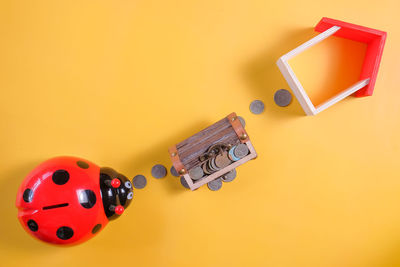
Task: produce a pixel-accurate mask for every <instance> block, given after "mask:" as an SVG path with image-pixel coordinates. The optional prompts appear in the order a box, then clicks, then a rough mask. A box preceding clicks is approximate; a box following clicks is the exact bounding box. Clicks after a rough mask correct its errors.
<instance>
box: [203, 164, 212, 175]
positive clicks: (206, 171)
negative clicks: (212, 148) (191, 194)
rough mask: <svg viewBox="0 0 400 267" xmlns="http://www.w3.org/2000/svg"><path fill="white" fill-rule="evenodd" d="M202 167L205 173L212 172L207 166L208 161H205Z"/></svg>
mask: <svg viewBox="0 0 400 267" xmlns="http://www.w3.org/2000/svg"><path fill="white" fill-rule="evenodd" d="M202 169H203V172H204V173H205V174H207V175H208V174H211V172H210V171H209V170H208V168H207V163H204V164H203V166H202Z"/></svg>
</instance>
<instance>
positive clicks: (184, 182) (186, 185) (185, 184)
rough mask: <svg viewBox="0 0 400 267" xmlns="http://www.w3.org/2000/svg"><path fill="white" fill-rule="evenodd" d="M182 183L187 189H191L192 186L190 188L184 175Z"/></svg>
mask: <svg viewBox="0 0 400 267" xmlns="http://www.w3.org/2000/svg"><path fill="white" fill-rule="evenodd" d="M181 185H183V187H185V188H187V189H190V188H189V185H188V184H187V182H186V179H185V177H183V176H181Z"/></svg>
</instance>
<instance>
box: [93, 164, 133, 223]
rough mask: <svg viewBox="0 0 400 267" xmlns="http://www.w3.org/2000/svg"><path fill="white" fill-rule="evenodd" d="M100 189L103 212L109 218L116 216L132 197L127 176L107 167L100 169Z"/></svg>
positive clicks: (112, 218) (122, 210) (130, 185)
mask: <svg viewBox="0 0 400 267" xmlns="http://www.w3.org/2000/svg"><path fill="white" fill-rule="evenodd" d="M100 190H101V198H102V200H103V206H104V212H105V213H106V216H107V218H108V219H109V220H114V219H116V218H118V217H119V216H120V215H121V214H122V213H123V212H124V210H125V209H126V208H127V207H128V206H129V204H130V203H131V200H132V198H133V191H132V184H131V182H130V181H129V180H128V178H126V177H125V176H124V175H122V174H120V173H118V172H116V171H115V170H113V169H111V168H108V167H106V168H101V169H100Z"/></svg>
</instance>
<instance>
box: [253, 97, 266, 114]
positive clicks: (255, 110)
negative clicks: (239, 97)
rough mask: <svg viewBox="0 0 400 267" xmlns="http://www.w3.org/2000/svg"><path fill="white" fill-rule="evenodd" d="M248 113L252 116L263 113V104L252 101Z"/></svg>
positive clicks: (258, 101)
mask: <svg viewBox="0 0 400 267" xmlns="http://www.w3.org/2000/svg"><path fill="white" fill-rule="evenodd" d="M250 111H251V113H253V114H261V113H262V112H263V111H264V103H263V102H262V101H261V100H254V101H253V102H251V103H250Z"/></svg>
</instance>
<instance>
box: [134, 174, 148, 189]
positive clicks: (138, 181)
mask: <svg viewBox="0 0 400 267" xmlns="http://www.w3.org/2000/svg"><path fill="white" fill-rule="evenodd" d="M132 184H133V187H134V188H136V189H142V188H144V187H145V186H146V185H147V179H146V177H144V176H143V175H141V174H139V175H136V176H135V177H133V179H132Z"/></svg>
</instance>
